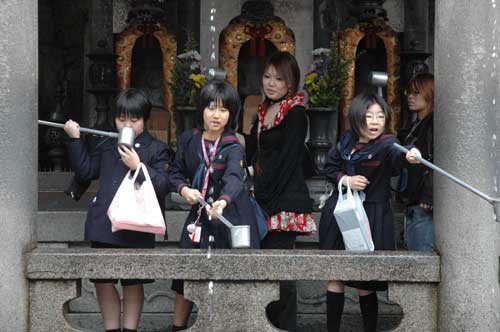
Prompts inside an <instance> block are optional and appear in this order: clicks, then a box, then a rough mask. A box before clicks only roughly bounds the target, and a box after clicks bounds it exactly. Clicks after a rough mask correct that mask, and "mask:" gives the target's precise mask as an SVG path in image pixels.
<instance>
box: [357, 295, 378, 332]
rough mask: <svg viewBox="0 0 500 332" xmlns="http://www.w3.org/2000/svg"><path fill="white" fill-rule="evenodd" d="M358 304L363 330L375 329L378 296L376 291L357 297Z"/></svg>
mask: <svg viewBox="0 0 500 332" xmlns="http://www.w3.org/2000/svg"><path fill="white" fill-rule="evenodd" d="M359 306H360V308H361V314H362V315H363V327H364V331H365V332H376V331H377V316H378V298H377V292H373V293H371V294H370V295H366V296H360V297H359Z"/></svg>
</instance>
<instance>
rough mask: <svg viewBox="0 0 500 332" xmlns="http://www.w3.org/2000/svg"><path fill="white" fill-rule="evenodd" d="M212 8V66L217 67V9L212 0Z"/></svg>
mask: <svg viewBox="0 0 500 332" xmlns="http://www.w3.org/2000/svg"><path fill="white" fill-rule="evenodd" d="M211 7H212V8H210V66H209V67H212V68H214V67H217V63H216V56H215V37H216V35H217V31H216V30H217V29H216V28H215V14H216V13H217V9H216V8H215V3H214V2H213V1H212V6H211Z"/></svg>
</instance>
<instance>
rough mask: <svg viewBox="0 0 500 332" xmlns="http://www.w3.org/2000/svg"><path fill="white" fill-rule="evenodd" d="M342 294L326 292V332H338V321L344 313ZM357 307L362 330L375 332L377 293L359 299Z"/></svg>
mask: <svg viewBox="0 0 500 332" xmlns="http://www.w3.org/2000/svg"><path fill="white" fill-rule="evenodd" d="M344 298H345V297H344V293H334V292H327V294H326V322H327V323H326V324H327V329H328V332H339V331H340V321H341V319H342V313H343V311H344ZM359 306H360V308H361V315H362V316H363V330H364V331H365V332H375V331H376V330H377V316H378V299H377V292H373V293H371V294H369V295H366V296H360V297H359Z"/></svg>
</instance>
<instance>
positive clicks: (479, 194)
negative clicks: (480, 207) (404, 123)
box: [393, 143, 499, 204]
mask: <svg viewBox="0 0 500 332" xmlns="http://www.w3.org/2000/svg"><path fill="white" fill-rule="evenodd" d="M393 144H394V146H395V147H396V148H397V149H398V150H400V151H401V152H404V153H408V149H407V148H405V147H404V146H401V145H399V144H398V143H393ZM415 159H417V160H418V161H420V162H421V163H422V164H424V165H425V166H427V167H429V168H431V169H433V170H435V171H437V172H438V173H441V174H442V175H444V176H446V177H447V178H448V179H450V180H451V181H453V182H455V183H457V184H459V185H461V186H462V187H464V188H465V189H467V190H469V191H471V192H472V193H474V194H476V195H478V196H479V197H481V198H482V199H484V200H486V201H488V202H489V203H490V204H494V203H495V202H497V203H498V202H499V199H498V198H497V199H495V198H492V197H490V196H488V195H486V194H485V193H483V192H481V191H479V190H477V189H476V188H474V187H472V186H471V185H469V184H467V183H465V182H464V181H462V180H460V179H459V178H457V177H455V176H453V175H451V174H450V173H448V172H446V171H445V170H443V169H441V168H439V167H438V166H436V165H434V164H433V163H431V162H429V161H427V160H425V159H423V158H420V157H418V156H416V157H415Z"/></svg>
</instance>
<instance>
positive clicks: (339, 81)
mask: <svg viewBox="0 0 500 332" xmlns="http://www.w3.org/2000/svg"><path fill="white" fill-rule="evenodd" d="M313 55H314V61H313V64H312V70H311V71H310V72H309V73H308V74H307V75H306V77H305V78H304V90H305V91H306V92H307V94H308V95H309V102H308V104H309V107H326V108H337V107H338V104H339V101H340V98H341V96H342V89H343V88H344V86H345V84H346V82H347V79H348V69H349V65H350V64H351V61H352V60H351V59H347V58H345V57H344V56H343V55H342V54H340V52H339V44H338V40H337V37H335V36H334V37H333V38H332V40H331V42H330V48H329V49H325V48H319V49H315V50H314V51H313Z"/></svg>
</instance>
